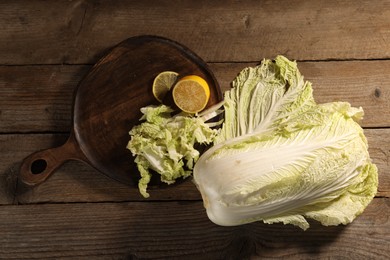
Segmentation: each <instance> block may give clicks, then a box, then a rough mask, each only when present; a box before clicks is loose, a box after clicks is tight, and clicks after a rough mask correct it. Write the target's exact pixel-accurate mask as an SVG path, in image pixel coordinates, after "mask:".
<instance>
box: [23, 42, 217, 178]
mask: <svg viewBox="0 0 390 260" xmlns="http://www.w3.org/2000/svg"><path fill="white" fill-rule="evenodd" d="M167 70H170V71H176V72H178V73H179V75H189V74H195V75H199V76H201V77H203V78H204V79H205V80H206V81H207V82H208V84H209V86H210V92H211V93H210V100H209V102H208V105H207V107H209V106H211V105H213V104H215V103H217V102H219V101H220V100H222V94H221V90H220V87H219V85H218V82H217V80H216V79H215V77H214V75H213V73H212V72H211V70H210V69H209V67H208V66H207V64H206V63H205V62H204V61H203V60H202V59H201V58H200V57H198V56H197V55H196V54H195V53H193V52H192V51H190V50H189V49H188V48H186V47H185V46H183V45H181V44H179V43H177V42H174V41H172V40H169V39H166V38H161V37H156V36H138V37H133V38H129V39H127V40H125V41H123V42H122V43H120V44H118V45H117V46H115V47H114V48H113V49H112V50H110V51H109V52H108V53H107V54H106V55H105V56H104V57H103V58H102V59H101V60H100V61H98V62H97V64H96V65H95V66H93V67H92V69H91V70H90V72H89V73H88V74H87V75H86V77H85V78H84V79H83V80H82V81H81V82H80V84H79V86H78V89H77V91H76V93H75V97H74V107H73V129H72V130H71V134H70V137H69V139H68V141H67V142H66V143H65V144H64V145H62V146H60V147H56V148H52V149H48V150H43V151H39V152H36V153H34V154H32V155H30V156H29V157H27V158H26V159H25V160H24V162H23V164H22V166H21V170H20V177H21V179H22V181H23V182H25V183H27V184H29V185H35V184H38V183H41V182H43V181H44V180H46V179H47V178H48V177H49V176H50V175H51V174H52V173H53V172H54V171H55V170H56V169H57V168H58V167H59V166H60V165H61V164H62V163H63V162H65V161H67V160H71V159H75V160H81V161H84V162H86V163H88V164H90V165H91V166H92V167H94V168H96V169H97V170H99V171H100V172H102V173H103V174H105V175H107V176H109V177H111V178H113V179H115V180H118V181H120V182H123V183H126V184H129V185H136V184H137V182H138V179H139V173H138V171H137V169H136V166H135V164H134V161H133V157H132V155H131V153H130V151H129V150H127V149H126V145H127V143H128V141H129V140H130V136H129V134H128V132H129V131H130V129H131V128H132V127H133V126H134V125H136V124H139V123H140V121H139V118H140V117H141V112H140V108H141V107H144V106H148V105H151V104H156V105H157V104H158V102H157V101H156V99H155V98H154V96H153V93H152V84H153V80H154V78H155V77H156V76H157V75H158V74H159V73H160V72H162V71H167Z"/></svg>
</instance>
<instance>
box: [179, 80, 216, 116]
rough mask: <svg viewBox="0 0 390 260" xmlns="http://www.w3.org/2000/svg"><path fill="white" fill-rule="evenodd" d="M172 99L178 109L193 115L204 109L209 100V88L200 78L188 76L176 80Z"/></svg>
mask: <svg viewBox="0 0 390 260" xmlns="http://www.w3.org/2000/svg"><path fill="white" fill-rule="evenodd" d="M172 97H173V101H174V103H175V105H176V106H177V107H178V108H179V109H181V110H182V111H184V112H187V113H190V114H195V113H197V112H200V111H202V110H203V109H204V108H205V107H206V105H207V102H208V101H209V98H210V88H209V85H208V84H207V82H206V80H204V79H203V78H202V77H200V76H197V75H189V76H185V77H183V78H181V79H179V80H178V82H177V83H176V84H175V86H174V87H173V90H172Z"/></svg>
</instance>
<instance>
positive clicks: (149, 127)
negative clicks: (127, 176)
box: [127, 105, 218, 198]
mask: <svg viewBox="0 0 390 260" xmlns="http://www.w3.org/2000/svg"><path fill="white" fill-rule="evenodd" d="M141 112H142V114H143V116H142V117H141V118H140V120H141V121H142V122H141V123H140V124H139V125H136V126H134V127H133V128H132V129H131V130H130V132H129V134H130V136H131V139H130V141H129V142H128V144H127V149H129V150H130V151H131V153H132V155H133V156H134V157H135V159H134V162H135V163H136V164H137V168H138V171H139V172H140V174H141V178H140V180H139V182H138V188H139V191H140V193H141V194H142V196H144V197H145V198H148V197H149V196H150V195H149V193H148V192H147V187H148V184H149V183H150V180H151V177H152V174H153V173H156V174H160V179H161V181H162V182H164V183H167V184H172V183H174V182H175V180H176V179H178V178H186V177H188V176H190V175H191V174H192V169H193V167H194V163H195V162H196V161H197V160H198V158H199V155H200V152H199V150H198V149H196V145H201V144H210V143H211V142H212V141H213V140H214V137H215V136H216V134H217V133H218V130H215V129H212V128H211V127H209V125H208V124H207V123H205V120H204V118H202V117H198V116H189V115H181V114H177V115H175V116H172V113H173V110H172V109H171V108H170V107H168V106H166V105H159V106H147V107H143V108H141Z"/></svg>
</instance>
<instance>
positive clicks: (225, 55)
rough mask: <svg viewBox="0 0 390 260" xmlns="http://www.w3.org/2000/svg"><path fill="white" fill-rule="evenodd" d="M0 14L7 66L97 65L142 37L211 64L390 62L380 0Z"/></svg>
mask: <svg viewBox="0 0 390 260" xmlns="http://www.w3.org/2000/svg"><path fill="white" fill-rule="evenodd" d="M281 7H282V8H281ZM0 10H1V11H0V24H2V30H0V39H1V41H0V64H61V63H68V64H80V63H83V64H84V63H95V62H96V60H97V59H98V57H100V55H101V54H102V53H103V52H105V51H106V50H107V49H108V48H111V47H112V46H113V45H116V44H117V43H119V42H120V41H122V40H124V39H126V38H128V37H131V36H135V35H140V34H151V35H160V36H164V37H168V38H171V39H173V40H176V41H179V42H181V43H182V44H184V45H186V46H187V47H189V48H190V49H192V50H194V51H195V52H196V53H198V54H199V55H200V56H201V57H202V58H204V59H205V60H206V61H209V62H210V61H257V60H259V59H261V58H263V57H274V56H275V55H277V54H285V55H288V56H289V57H290V58H293V59H298V60H329V59H383V58H389V57H390V51H389V50H390V49H389V40H390V31H389V30H388V28H389V27H390V21H389V19H388V17H389V16H390V3H389V2H388V1H381V0H374V1H369V2H368V1H358V2H356V1H353V0H343V1H338V0H331V1H321V0H316V1H304V0H300V1H282V2H280V1H276V0H270V1H261V2H259V1H244V2H242V1H233V0H229V1H224V2H223V3H222V2H215V1H207V0H199V1H191V0H186V1H174V2H172V1H153V2H151V1H147V2H145V1H137V2H135V1H119V2H118V3H116V4H115V5H113V4H112V3H110V2H108V1H93V0H91V1H82V0H80V1H62V0H56V1H50V4H47V2H46V1H43V0H34V1H30V0H28V1H27V0H22V1H12V0H6V1H2V2H1V4H0ZM378 10H380V11H378ZM172 28H174V29H172Z"/></svg>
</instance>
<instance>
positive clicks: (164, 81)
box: [152, 71, 179, 102]
mask: <svg viewBox="0 0 390 260" xmlns="http://www.w3.org/2000/svg"><path fill="white" fill-rule="evenodd" d="M178 75H179V74H178V73H177V72H174V71H163V72H161V73H160V74H158V75H157V76H156V77H155V78H154V81H153V88H152V91H153V96H154V97H155V98H156V99H157V100H158V101H159V102H162V101H163V100H164V97H165V96H166V95H167V93H168V92H169V91H170V89H171V88H172V86H173V85H174V84H175V82H176V80H177V76H178Z"/></svg>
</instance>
